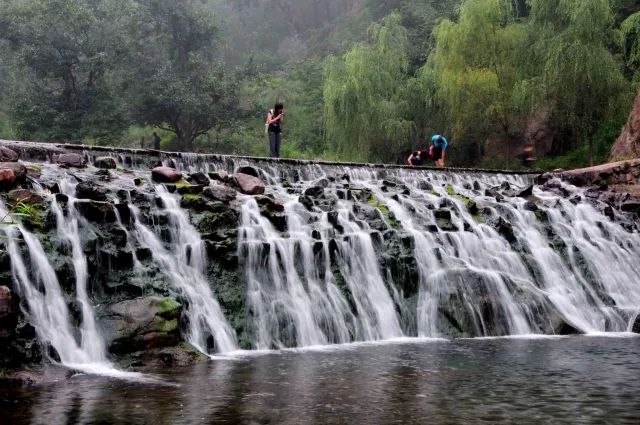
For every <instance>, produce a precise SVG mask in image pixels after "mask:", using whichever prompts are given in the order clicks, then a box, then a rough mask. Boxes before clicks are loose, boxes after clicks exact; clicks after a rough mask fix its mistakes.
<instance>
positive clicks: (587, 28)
mask: <svg viewBox="0 0 640 425" xmlns="http://www.w3.org/2000/svg"><path fill="white" fill-rule="evenodd" d="M529 3H530V6H531V20H530V23H529V34H530V39H531V40H532V42H533V49H532V51H531V53H532V57H533V60H532V61H531V62H532V65H533V66H532V68H531V71H533V72H535V73H536V74H537V75H539V76H540V78H539V83H540V84H539V86H538V87H539V91H540V99H541V101H542V102H544V103H546V104H548V105H550V106H552V108H553V117H554V121H555V126H556V128H557V129H559V130H560V131H562V130H565V129H566V130H565V131H564V132H565V133H568V134H572V135H573V136H574V137H573V140H571V139H570V140H568V141H566V140H564V141H561V142H562V144H561V145H560V146H556V147H555V151H556V152H563V151H566V150H568V149H569V148H573V147H576V146H577V145H578V144H579V143H584V142H585V141H588V145H589V156H590V159H591V162H592V163H593V158H594V145H593V135H594V133H595V132H596V131H597V129H598V127H599V126H600V124H601V123H603V122H605V121H606V120H607V119H608V118H609V117H611V116H612V115H613V114H615V113H616V111H619V110H620V107H621V105H624V104H625V103H626V102H624V100H625V94H626V92H627V90H626V89H625V85H626V84H625V80H624V77H623V75H622V72H621V66H620V63H619V61H618V60H617V59H616V57H615V56H614V55H613V53H612V52H611V51H610V50H609V49H608V45H609V42H610V41H613V40H614V38H613V28H612V24H613V18H614V16H613V9H612V5H611V2H610V0H590V1H582V0H560V1H547V0H530V2H529Z"/></svg>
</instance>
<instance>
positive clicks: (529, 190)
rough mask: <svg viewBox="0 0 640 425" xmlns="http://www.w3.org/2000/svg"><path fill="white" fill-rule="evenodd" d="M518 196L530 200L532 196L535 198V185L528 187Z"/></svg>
mask: <svg viewBox="0 0 640 425" xmlns="http://www.w3.org/2000/svg"><path fill="white" fill-rule="evenodd" d="M516 196H518V197H519V198H528V197H530V196H533V185H531V186H529V187H527V188H526V189H524V190H521V191H520V192H518V193H517V195H516Z"/></svg>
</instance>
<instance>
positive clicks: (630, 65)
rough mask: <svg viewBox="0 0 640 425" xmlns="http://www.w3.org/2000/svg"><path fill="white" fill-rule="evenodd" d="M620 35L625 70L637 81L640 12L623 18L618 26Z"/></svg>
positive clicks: (638, 77) (639, 55)
mask: <svg viewBox="0 0 640 425" xmlns="http://www.w3.org/2000/svg"><path fill="white" fill-rule="evenodd" d="M620 35H621V38H620V44H621V47H622V52H623V54H624V62H625V67H626V70H627V72H628V75H629V76H630V77H633V79H634V81H635V82H636V83H637V82H638V81H639V80H640V75H639V72H640V12H638V13H634V14H633V15H631V16H629V17H628V18H627V19H625V21H624V22H623V23H622V25H621V27H620Z"/></svg>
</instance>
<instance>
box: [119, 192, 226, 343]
mask: <svg viewBox="0 0 640 425" xmlns="http://www.w3.org/2000/svg"><path fill="white" fill-rule="evenodd" d="M156 193H157V194H158V196H159V197H160V199H161V200H162V205H163V210H162V211H163V212H164V213H166V214H167V215H168V217H169V221H170V224H171V242H172V244H173V247H174V250H173V251H168V250H167V249H166V248H165V247H164V244H163V243H162V241H161V240H160V239H159V238H158V236H156V234H155V233H154V232H153V231H152V230H151V229H149V228H148V227H147V226H145V225H144V224H143V223H142V220H141V218H140V211H139V210H138V208H136V207H135V206H134V205H130V206H129V207H130V209H131V213H132V216H133V219H134V223H135V233H134V235H135V237H136V238H137V240H138V241H139V242H140V244H141V245H142V246H145V247H147V248H149V249H150V250H151V252H152V255H153V258H154V260H155V261H157V263H158V265H159V266H160V268H161V270H162V271H163V272H164V273H165V274H166V275H168V276H169V277H170V279H171V282H172V283H173V284H174V285H175V287H176V289H177V290H178V291H179V292H180V293H181V294H182V295H183V296H184V297H185V298H186V300H187V302H188V304H189V305H188V309H187V315H188V318H189V333H188V335H189V336H188V338H189V342H190V343H191V344H192V345H193V346H194V347H196V348H197V349H198V350H200V351H201V352H203V353H208V352H209V351H210V350H209V349H208V344H207V338H208V336H209V335H211V336H213V339H214V340H215V351H216V352H220V353H225V352H229V351H234V350H237V343H236V336H235V332H234V330H233V329H232V328H231V326H229V324H228V322H227V321H226V319H225V317H224V315H223V313H222V310H221V308H220V305H219V304H218V302H217V301H216V298H215V297H214V295H213V292H212V291H211V287H210V286H209V283H208V282H207V280H206V278H205V277H204V273H205V268H206V261H207V259H206V251H205V247H204V243H203V241H202V239H201V238H200V235H199V234H198V232H197V231H196V229H195V228H194V227H193V226H192V225H191V223H190V222H189V218H188V216H187V214H186V213H185V211H184V210H182V209H181V208H180V202H179V200H178V199H177V198H176V197H175V196H174V195H172V194H170V193H169V192H167V190H166V188H164V187H163V186H157V187H156Z"/></svg>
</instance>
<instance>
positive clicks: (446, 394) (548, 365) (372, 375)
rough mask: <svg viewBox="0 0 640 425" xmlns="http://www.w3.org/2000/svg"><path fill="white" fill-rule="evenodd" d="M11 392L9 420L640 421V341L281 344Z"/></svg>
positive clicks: (3, 417)
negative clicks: (256, 352) (137, 379)
mask: <svg viewBox="0 0 640 425" xmlns="http://www.w3.org/2000/svg"><path fill="white" fill-rule="evenodd" d="M154 373H156V374H159V375H161V376H162V377H163V378H164V379H166V380H170V381H173V382H176V383H178V384H179V386H166V385H149V384H135V383H131V382H123V381H115V380H109V379H104V378H94V377H88V376H76V377H74V378H73V379H71V380H70V381H69V382H66V383H59V384H57V385H51V386H45V387H34V388H27V387H25V388H4V389H1V391H2V404H1V405H0V423H17V424H46V425H55V424H96V423H104V424H106V423H109V424H143V423H144V424H147V423H149V424H154V425H164V424H198V423H202V424H215V423H229V424H235V423H248V424H249V423H251V424H252V423H260V424H263V423H272V424H273V423H278V424H280V423H282V424H316V423H371V424H378V423H380V424H381V423H384V424H391V423H427V422H428V423H480V422H485V423H486V422H490V423H495V422H510V423H532V422H553V423H576V422H580V423H602V422H612V423H638V420H640V397H638V396H637V395H638V393H639V391H640V380H638V379H637V378H638V377H640V338H601V337H576V338H561V339H536V340H524V339H514V340H510V339H495V340H460V341H456V342H449V343H446V342H432V343H420V344H399V345H382V346H364V347H350V348H346V349H344V350H343V351H336V350H329V351H326V352H323V351H318V352H312V351H310V352H302V353H296V352H282V353H272V354H268V355H264V356H250V357H246V358H238V359H237V360H235V361H224V360H216V361H213V362H211V363H209V364H204V365H199V366H197V367H193V368H188V369H171V370H165V371H154Z"/></svg>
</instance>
